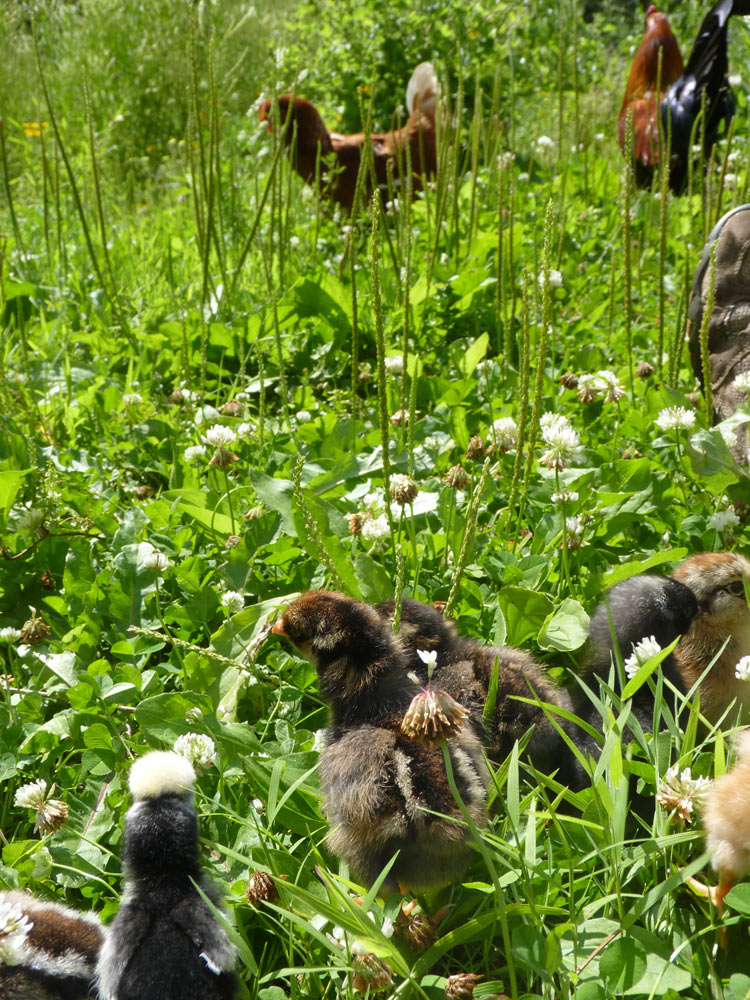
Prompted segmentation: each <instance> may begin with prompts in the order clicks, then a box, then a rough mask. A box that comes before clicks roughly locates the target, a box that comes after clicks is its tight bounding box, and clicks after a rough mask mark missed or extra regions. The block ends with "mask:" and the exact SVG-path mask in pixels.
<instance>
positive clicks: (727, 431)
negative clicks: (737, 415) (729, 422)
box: [716, 424, 737, 448]
mask: <svg viewBox="0 0 750 1000" xmlns="http://www.w3.org/2000/svg"><path fill="white" fill-rule="evenodd" d="M716 429H717V430H718V432H719V434H721V439H722V441H723V442H724V444H725V445H726V446H727V448H733V447H734V446H735V445H736V444H737V431H736V430H735V429H734V428H733V427H727V426H725V425H724V424H719V426H718V427H717V428H716Z"/></svg>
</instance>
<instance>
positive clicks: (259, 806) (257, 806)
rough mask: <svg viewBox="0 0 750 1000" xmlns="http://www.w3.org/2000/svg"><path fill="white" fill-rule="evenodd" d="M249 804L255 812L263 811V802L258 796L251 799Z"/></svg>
mask: <svg viewBox="0 0 750 1000" xmlns="http://www.w3.org/2000/svg"><path fill="white" fill-rule="evenodd" d="M250 805H251V806H252V807H253V809H254V810H255V811H256V812H257V813H262V812H265V809H266V807H265V806H264V805H263V802H262V800H261V799H258V798H255V799H253V801H252V802H251V803H250Z"/></svg>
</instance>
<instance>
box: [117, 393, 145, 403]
mask: <svg viewBox="0 0 750 1000" xmlns="http://www.w3.org/2000/svg"><path fill="white" fill-rule="evenodd" d="M142 402H143V396H141V394H140V393H139V392H126V393H124V394H123V397H122V404H123V406H140V404H141V403H142Z"/></svg>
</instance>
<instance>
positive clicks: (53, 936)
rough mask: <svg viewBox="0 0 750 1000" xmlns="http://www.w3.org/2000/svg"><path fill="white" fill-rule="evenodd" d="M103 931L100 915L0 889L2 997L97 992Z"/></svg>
mask: <svg viewBox="0 0 750 1000" xmlns="http://www.w3.org/2000/svg"><path fill="white" fill-rule="evenodd" d="M103 941H104V930H103V928H102V926H101V924H100V922H99V919H98V917H96V916H94V915H93V914H90V913H78V912H77V911H76V910H72V909H70V908H69V907H67V906H61V905H60V904H59V903H52V902H47V901H46V900H41V899H38V898H36V897H34V896H31V895H29V894H28V893H25V892H16V891H15V890H12V891H10V892H0V997H3V998H5V1000H84V998H86V997H90V996H92V995H93V994H92V990H93V978H94V970H95V968H96V960H97V956H98V954H99V950H100V948H101V946H102V943H103Z"/></svg>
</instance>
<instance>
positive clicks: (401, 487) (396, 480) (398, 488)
mask: <svg viewBox="0 0 750 1000" xmlns="http://www.w3.org/2000/svg"><path fill="white" fill-rule="evenodd" d="M390 487H391V496H392V497H393V499H394V500H395V501H396V503H400V504H401V505H402V506H403V505H404V504H407V503H414V500H415V499H416V496H417V493H419V487H418V486H417V484H416V483H415V482H414V480H413V479H412V478H411V477H410V476H405V475H403V474H402V473H400V472H396V473H394V475H392V476H391V479H390Z"/></svg>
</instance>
